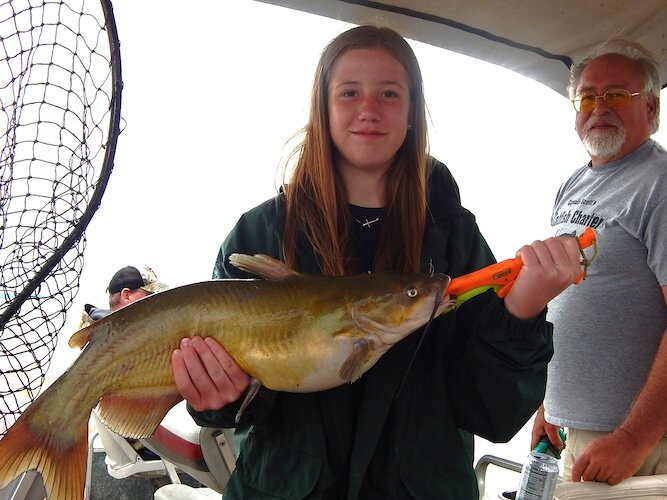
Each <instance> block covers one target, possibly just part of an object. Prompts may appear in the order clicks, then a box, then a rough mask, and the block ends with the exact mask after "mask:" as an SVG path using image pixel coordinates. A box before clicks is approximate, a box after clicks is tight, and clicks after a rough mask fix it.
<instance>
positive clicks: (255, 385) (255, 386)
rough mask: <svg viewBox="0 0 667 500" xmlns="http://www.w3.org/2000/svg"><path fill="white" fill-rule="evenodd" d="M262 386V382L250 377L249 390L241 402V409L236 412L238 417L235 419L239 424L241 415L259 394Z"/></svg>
mask: <svg viewBox="0 0 667 500" xmlns="http://www.w3.org/2000/svg"><path fill="white" fill-rule="evenodd" d="M261 387H262V383H261V382H260V381H259V380H257V379H256V378H255V377H253V378H251V379H250V386H249V387H248V391H247V392H246V393H245V398H243V403H241V408H239V411H237V412H236V417H234V420H235V421H236V423H237V424H238V423H239V422H240V421H241V415H243V412H244V411H245V409H246V408H247V407H248V405H249V404H250V403H251V401H252V400H253V399H255V396H257V393H258V392H259V389H260V388H261Z"/></svg>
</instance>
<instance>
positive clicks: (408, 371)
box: [394, 281, 448, 399]
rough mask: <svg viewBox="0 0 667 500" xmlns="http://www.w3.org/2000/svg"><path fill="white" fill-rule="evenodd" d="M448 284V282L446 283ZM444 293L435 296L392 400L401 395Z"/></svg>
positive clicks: (441, 290)
mask: <svg viewBox="0 0 667 500" xmlns="http://www.w3.org/2000/svg"><path fill="white" fill-rule="evenodd" d="M447 283H448V281H447ZM443 291H444V287H442V288H441V289H440V293H438V295H437V296H436V299H435V304H434V305H433V311H431V317H430V318H429V319H428V322H427V323H426V326H424V329H423V330H422V334H421V336H420V337H419V342H417V347H415V350H414V352H413V353H412V358H411V359H410V362H409V363H408V367H407V368H406V370H405V374H404V375H403V380H401V384H400V385H399V386H398V391H396V396H394V399H398V396H399V395H400V394H401V390H402V389H403V385H404V384H405V381H406V380H407V378H408V374H409V373H410V368H412V365H413V364H414V362H415V359H416V358H417V352H418V351H419V348H420V347H421V345H422V344H423V343H424V338H426V334H427V333H428V330H429V328H430V327H431V323H433V319H434V318H435V313H436V312H437V311H438V307H439V306H440V304H441V303H442V292H443Z"/></svg>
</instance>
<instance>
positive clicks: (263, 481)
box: [190, 163, 553, 500]
mask: <svg viewBox="0 0 667 500" xmlns="http://www.w3.org/2000/svg"><path fill="white" fill-rule="evenodd" d="M283 209H284V200H283V198H282V196H280V195H279V196H278V197H276V198H275V199H273V200H269V201H267V202H265V203H264V204H262V205H260V206H258V207H257V208H255V209H253V210H251V211H250V212H248V213H246V214H245V215H243V216H242V217H241V218H240V220H239V222H238V224H237V225H236V227H235V228H234V230H233V231H232V232H231V234H230V235H229V236H228V237H227V239H226V240H225V242H224V243H223V245H222V247H221V250H220V254H219V256H218V260H217V262H216V265H215V270H214V277H215V278H222V277H247V275H245V274H244V273H242V272H240V271H238V270H236V269H234V268H233V267H232V266H231V265H229V263H228V261H227V256H228V255H229V254H230V253H233V252H243V253H250V254H252V253H266V254H269V255H271V256H273V257H276V258H280V255H281V247H280V239H281V238H280V235H281V226H282V220H283ZM428 217H429V219H428V224H427V228H426V234H425V237H424V242H423V253H422V265H423V268H424V269H423V270H424V271H427V270H428V266H429V263H432V264H433V266H434V267H435V271H436V272H442V273H446V274H449V275H450V276H453V277H455V276H460V275H463V274H466V273H469V272H472V271H474V270H476V269H479V268H481V267H483V266H486V265H488V264H490V263H493V262H494V258H493V255H492V253H491V251H490V249H489V248H488V246H487V244H486V242H485V241H484V239H483V237H482V235H481V234H480V232H479V230H478V228H477V225H476V223H475V219H474V216H473V215H472V214H471V213H470V212H468V211H467V210H465V209H464V208H462V207H461V205H460V199H459V193H458V188H457V186H456V183H455V182H454V179H453V178H452V176H451V174H450V173H449V171H448V170H447V168H446V167H445V166H444V165H442V164H439V163H438V164H437V166H436V168H435V169H434V171H433V173H432V174H431V177H430V181H429V212H428ZM298 268H299V271H301V272H306V273H308V272H311V273H317V272H318V269H317V266H316V263H315V260H314V258H313V256H312V254H308V253H307V252H304V254H303V255H302V257H301V260H300V261H299V266H298ZM551 333H552V329H551V325H550V324H549V323H547V322H546V320H545V318H544V315H542V316H541V317H539V318H537V319H535V320H530V321H522V320H518V319H516V318H514V317H513V316H511V315H510V314H508V313H507V312H506V310H505V308H504V306H503V303H502V301H501V300H500V299H498V298H497V297H496V296H495V294H493V292H487V293H485V294H483V295H481V296H479V297H477V298H475V299H472V300H470V301H469V302H467V303H465V304H464V305H463V306H462V307H461V308H460V309H459V310H457V311H455V312H452V313H449V314H446V315H443V316H440V317H438V318H436V319H435V320H434V323H433V325H432V326H431V328H430V330H429V331H428V334H427V335H426V337H425V339H424V341H423V344H422V345H421V347H420V348H419V350H418V351H417V355H416V358H415V360H414V362H413V364H412V366H411V367H410V369H409V371H408V365H409V363H410V359H411V358H412V356H413V353H414V352H415V348H416V346H417V343H418V341H419V338H420V332H415V333H413V334H412V335H409V336H408V337H406V338H405V339H403V340H402V341H401V342H399V343H398V344H396V345H395V346H394V347H392V348H391V349H390V350H389V351H388V352H387V353H386V354H385V355H384V356H383V357H382V358H380V360H379V361H378V362H377V363H376V365H375V366H373V367H372V368H371V369H370V370H369V371H368V372H367V373H366V374H365V375H364V376H363V377H362V378H363V379H365V384H366V386H365V392H364V395H363V400H362V403H361V406H360V408H359V413H358V416H357V417H356V422H355V417H354V416H353V415H352V410H351V406H352V405H351V398H352V390H353V389H352V387H353V385H354V384H345V385H343V386H340V387H337V388H335V389H331V390H327V391H322V392H317V393H309V394H290V393H275V392H273V391H268V390H265V389H264V390H263V391H262V392H260V396H258V397H257V398H256V399H255V400H254V401H253V403H252V404H251V406H250V407H249V408H248V409H247V410H246V411H245V412H244V414H243V418H242V419H241V422H240V424H239V425H238V426H236V427H237V429H236V434H237V444H238V446H239V448H240V455H239V457H238V460H237V468H236V471H235V472H234V474H233V475H232V477H231V479H230V481H229V483H228V486H227V489H226V491H225V498H234V499H237V498H238V499H240V498H243V499H276V498H284V499H302V498H309V499H315V498H317V499H343V498H346V499H357V498H361V499H364V500H365V499H367V498H375V497H377V498H401V499H403V498H419V499H427V498H428V499H438V500H445V499H451V500H466V499H470V500H472V499H477V497H478V492H477V483H476V478H475V474H474V471H473V435H474V434H477V435H479V436H481V437H483V438H485V439H488V440H490V441H494V442H504V441H508V440H509V439H511V438H512V436H513V435H514V434H515V433H516V432H517V431H518V430H519V429H520V428H521V427H522V426H523V424H525V422H526V421H527V420H528V418H530V416H531V415H532V414H533V413H534V411H535V410H536V409H537V407H538V405H539V404H540V403H541V401H542V398H543V396H544V390H545V384H546V367H547V363H548V361H549V360H550V358H551V355H552V353H553V348H552V343H551ZM406 372H407V378H406V380H405V383H404V385H403V386H402V389H401V390H400V393H399V394H398V395H397V392H398V388H399V385H400V384H401V381H402V380H403V378H404V376H405V374H406ZM236 409H237V406H236V405H229V406H227V407H225V408H223V409H222V410H219V411H207V412H195V411H194V410H192V409H190V410H191V413H192V415H193V417H194V418H195V420H196V421H197V422H198V423H199V424H200V425H203V426H217V427H234V426H235V424H234V415H235V413H236ZM369 481H370V482H372V483H373V484H376V485H377V484H380V485H382V487H383V488H385V491H383V492H382V493H381V494H380V493H375V494H371V493H369V492H368V490H367V489H362V488H365V487H366V486H367V483H368V482H369Z"/></svg>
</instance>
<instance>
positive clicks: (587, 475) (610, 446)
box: [572, 429, 648, 485]
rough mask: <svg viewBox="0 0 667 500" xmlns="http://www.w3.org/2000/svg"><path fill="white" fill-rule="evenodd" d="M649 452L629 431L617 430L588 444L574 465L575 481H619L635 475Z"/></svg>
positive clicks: (613, 482) (573, 478) (616, 482)
mask: <svg viewBox="0 0 667 500" xmlns="http://www.w3.org/2000/svg"><path fill="white" fill-rule="evenodd" d="M647 455H648V453H646V452H645V451H644V450H643V449H640V448H639V447H638V446H637V444H636V443H635V441H634V440H633V439H632V437H631V436H630V435H629V434H628V433H626V432H625V431H623V430H622V429H616V430H615V431H614V432H612V433H611V434H608V435H606V436H602V437H599V438H597V439H593V440H592V441H591V442H590V443H588V445H587V446H586V447H585V448H584V451H583V452H582V453H581V454H580V455H579V457H577V460H576V462H575V463H574V466H573V467H572V481H575V482H579V481H581V480H583V481H599V482H605V483H609V484H612V485H613V484H618V483H620V482H621V481H623V480H624V479H627V478H629V477H631V476H632V475H634V473H635V472H637V471H638V470H639V468H640V467H641V466H642V464H643V463H644V460H646V457H647Z"/></svg>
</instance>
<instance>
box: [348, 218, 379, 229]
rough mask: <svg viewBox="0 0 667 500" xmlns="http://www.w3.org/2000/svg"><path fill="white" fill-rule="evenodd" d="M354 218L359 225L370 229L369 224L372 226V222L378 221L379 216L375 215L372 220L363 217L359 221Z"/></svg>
mask: <svg viewBox="0 0 667 500" xmlns="http://www.w3.org/2000/svg"><path fill="white" fill-rule="evenodd" d="M354 220H356V221H357V222H358V223H359V224H360V225H362V226H363V227H365V228H368V229H370V228H371V226H372V225H373V224H375V223H376V222H379V220H380V218H379V217H376V218H375V219H373V220H368V219H365V220H364V222H361V221H360V220H359V219H357V218H356V217H355V218H354Z"/></svg>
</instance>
